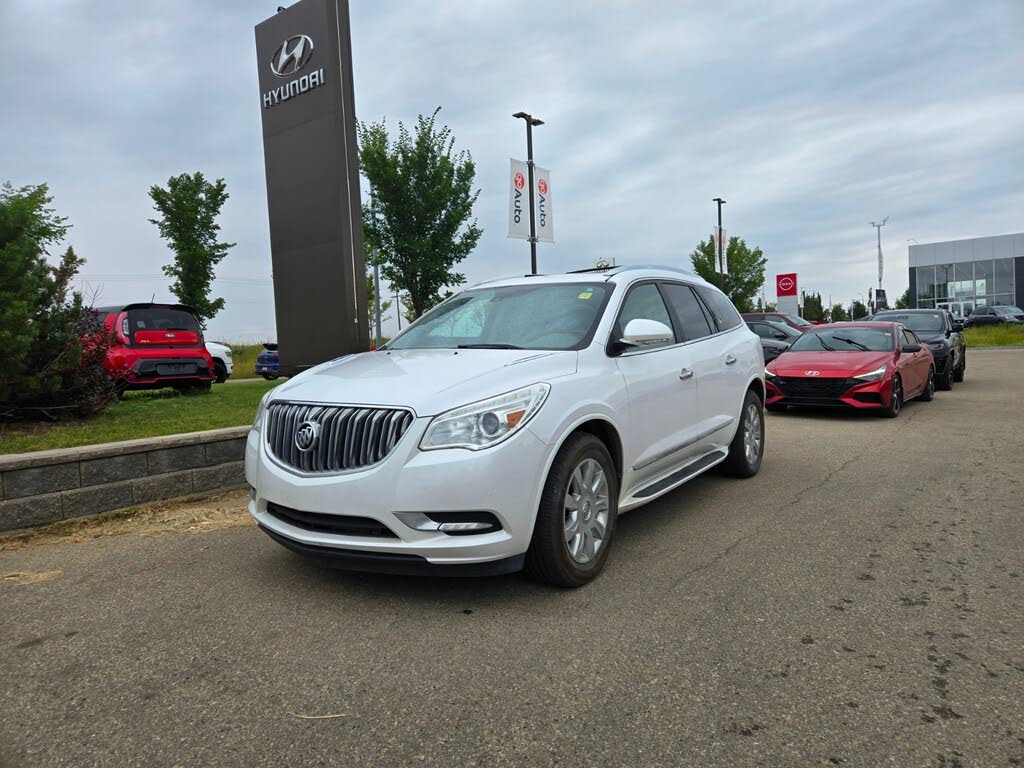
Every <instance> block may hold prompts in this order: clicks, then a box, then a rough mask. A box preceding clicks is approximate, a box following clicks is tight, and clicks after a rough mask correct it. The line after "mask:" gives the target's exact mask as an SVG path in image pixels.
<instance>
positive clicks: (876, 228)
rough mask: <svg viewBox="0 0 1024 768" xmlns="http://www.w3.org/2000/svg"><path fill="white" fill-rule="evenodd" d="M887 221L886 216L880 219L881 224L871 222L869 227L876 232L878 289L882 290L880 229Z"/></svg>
mask: <svg viewBox="0 0 1024 768" xmlns="http://www.w3.org/2000/svg"><path fill="white" fill-rule="evenodd" d="M888 221H889V217H888V216H886V217H885V218H884V219H882V221H881V223H875V222H873V221H872V222H871V226H872V227H874V228H875V230H876V231H877V232H878V289H879V290H881V289H882V227H884V226H885V225H886V224H887V223H888Z"/></svg>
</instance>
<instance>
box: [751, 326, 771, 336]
mask: <svg viewBox="0 0 1024 768" xmlns="http://www.w3.org/2000/svg"><path fill="white" fill-rule="evenodd" d="M750 330H752V331H753V332H754V333H756V334H757V335H758V336H760V337H761V338H762V339H770V338H772V329H771V328H769V327H768V326H767V325H765V324H764V323H750Z"/></svg>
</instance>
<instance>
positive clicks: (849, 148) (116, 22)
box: [0, 0, 1024, 339]
mask: <svg viewBox="0 0 1024 768" xmlns="http://www.w3.org/2000/svg"><path fill="white" fill-rule="evenodd" d="M277 4H278V3H277V2H274V0H270V1H269V2H264V3H259V2H240V1H239V2H225V1H224V0H216V2H214V0H208V1H207V2H183V1H180V0H176V1H175V2H166V0H161V1H159V2H140V0H105V2H102V3H98V2H43V1H42V0H14V1H13V2H12V0H0V50H3V51H4V61H5V66H4V67H3V68H2V69H0V93H2V94H3V102H2V106H0V138H2V141H0V180H8V179H9V180H10V181H12V182H13V183H14V184H15V185H22V184H30V183H38V182H42V181H45V182H47V183H49V184H50V187H51V190H52V193H53V195H54V198H55V201H54V204H55V206H56V207H57V209H58V210H59V211H60V212H61V213H62V214H64V215H66V216H68V217H69V218H70V221H71V223H72V224H73V227H74V228H73V229H72V230H71V233H70V235H69V242H70V243H71V244H73V245H74V246H75V249H76V250H77V251H78V252H79V254H80V255H82V256H84V257H85V258H86V259H88V264H87V265H86V267H85V270H84V274H85V275H87V276H88V279H87V280H86V287H87V290H88V291H90V292H99V294H100V296H101V301H103V302H117V301H130V300H146V299H149V298H150V297H151V296H153V295H154V294H155V296H156V298H157V299H158V300H160V299H169V298H171V297H170V295H169V292H168V290H167V285H168V282H169V281H168V280H167V279H166V278H162V277H161V271H160V267H161V265H162V264H164V263H167V262H168V261H169V259H170V253H169V251H168V250H167V248H166V246H165V244H164V243H163V241H161V240H160V239H159V237H158V235H157V231H156V228H155V227H154V226H153V225H152V224H150V223H149V222H148V221H147V219H148V218H149V217H150V216H152V210H151V204H150V200H149V198H148V196H147V190H148V188H149V186H150V185H152V184H154V183H165V182H166V180H167V178H168V177H169V176H171V175H172V174H177V173H181V172H183V171H193V170H202V171H203V172H204V173H205V174H206V175H207V176H209V177H224V178H225V179H226V180H227V184H228V191H229V192H230V194H231V199H230V200H229V201H228V203H227V205H226V207H225V210H224V214H223V217H222V221H221V224H222V227H223V234H224V237H225V239H227V240H230V241H233V242H237V246H236V247H235V248H234V249H233V250H232V251H231V253H230V255H229V256H228V258H227V259H226V260H225V261H224V262H223V263H222V264H221V267H220V269H219V275H220V278H221V279H219V280H218V282H217V284H216V290H217V292H218V294H219V295H222V296H224V297H225V298H226V299H227V307H226V308H225V310H224V311H223V312H222V313H221V314H220V315H219V316H218V317H217V318H215V319H214V320H213V321H212V323H211V327H210V333H209V335H210V337H220V338H229V339H241V338H267V337H273V335H274V319H273V318H274V313H273V297H272V289H271V287H270V253H269V236H268V227H267V212H266V195H265V186H264V175H263V150H262V143H261V134H260V103H259V89H258V86H257V81H256V67H257V62H256V56H255V50H254V49H255V45H254V41H253V27H254V25H255V24H256V23H258V22H259V21H261V20H262V19H264V18H265V17H267V16H269V15H271V14H272V13H273V12H274V10H275V8H276V6H277ZM352 34H353V56H354V67H355V89H356V106H357V112H358V117H359V118H360V119H362V120H376V119H379V118H381V117H384V116H386V117H387V118H388V121H389V122H390V123H391V124H393V125H397V121H398V120H403V121H405V122H407V123H408V122H411V121H413V120H415V118H416V115H417V114H419V113H422V112H430V111H432V110H433V109H434V107H436V106H438V105H441V106H442V107H443V111H442V113H441V116H442V119H443V121H444V122H446V123H447V124H448V125H450V126H451V127H452V129H453V130H454V133H455V136H456V139H457V143H458V146H459V147H462V148H466V149H468V150H470V151H471V152H472V154H473V157H474V160H475V161H476V163H477V181H478V184H479V187H480V189H481V195H480V200H479V203H478V205H477V208H476V215H477V218H478V221H479V223H480V225H481V226H482V227H483V229H484V236H483V238H482V239H481V241H480V244H479V246H478V247H477V250H476V251H475V252H474V253H473V254H472V255H471V256H470V257H469V259H468V260H467V261H466V262H465V264H464V269H463V271H464V272H465V273H466V274H467V276H468V277H469V279H470V281H476V280H482V279H486V278H489V277H495V276H499V275H506V274H512V273H521V272H523V271H525V270H527V269H528V266H529V250H528V245H527V244H526V243H525V242H522V241H518V240H515V241H510V240H507V239H506V237H505V232H506V226H507V222H506V205H507V200H506V197H505V195H506V191H505V177H506V174H507V173H508V158H509V156H515V157H522V156H523V155H524V154H525V149H524V146H523V145H524V143H525V142H524V137H523V128H522V122H521V121H517V120H513V119H512V117H511V113H512V112H515V111H517V110H519V109H525V110H527V111H530V112H532V113H533V114H535V115H538V116H539V117H541V118H543V119H544V120H545V121H546V123H547V124H546V125H544V126H542V127H541V128H539V129H537V131H536V133H535V149H536V156H537V162H538V163H539V164H541V165H544V166H546V167H549V168H551V170H552V181H553V188H554V195H555V196H554V214H555V236H556V239H557V242H556V243H555V244H553V245H544V244H542V245H541V246H540V264H541V270H542V271H558V270H564V269H571V268H579V267H584V266H590V265H591V264H592V263H593V262H594V260H595V259H597V258H600V257H615V258H616V259H618V261H619V263H660V264H675V265H687V264H688V254H689V253H690V252H691V251H692V249H693V247H694V245H695V243H696V242H697V241H698V240H700V239H701V238H706V237H707V236H708V234H709V233H710V228H711V225H712V223H713V216H714V204H713V203H712V202H711V198H713V197H716V196H722V197H725V198H726V199H727V200H728V203H727V205H726V206H725V209H724V216H725V225H726V228H727V230H728V231H729V234H731V235H739V236H742V237H743V238H745V239H746V241H747V242H748V244H751V245H758V246H760V247H761V248H762V249H763V250H764V252H765V254H766V255H767V257H768V275H769V284H768V286H766V292H767V295H768V297H769V299H773V298H774V295H773V294H774V283H773V281H772V275H774V274H775V273H777V272H787V271H795V272H798V273H799V275H800V282H801V287H802V288H804V289H806V290H814V291H820V292H821V293H822V294H823V295H824V296H825V298H826V299H827V298H828V295H829V294H831V296H832V299H833V300H834V301H842V302H844V303H848V302H849V301H850V300H851V299H852V298H853V297H854V296H861V297H862V298H863V297H864V294H865V293H866V291H867V289H868V287H869V286H871V285H872V284H873V283H874V281H875V276H876V265H875V234H874V230H873V229H872V228H871V227H870V226H869V223H868V222H869V221H871V220H877V219H880V218H881V217H883V216H889V217H890V223H889V225H888V226H887V227H886V228H885V229H883V247H884V250H885V254H886V261H887V264H886V279H885V285H886V288H887V289H888V290H889V291H890V296H892V295H898V294H899V293H901V292H902V291H903V290H904V289H905V288H906V285H907V275H906V264H907V241H908V239H910V238H914V239H916V240H918V241H920V242H928V241H932V240H944V239H951V238H958V237H971V236H978V235H994V234H1003V233H1007V232H1019V231H1022V230H1024V45H1022V41H1024V3H1022V2H1021V1H1020V0H1006V1H1005V2H998V1H996V0H990V1H989V2H984V3H965V2H962V0H950V1H949V2H939V1H934V0H933V1H932V2H924V1H917V2H915V1H908V2H867V3H865V2H820V3H808V2H780V1H779V0H772V2H770V3H765V2H718V3H707V2H693V3H687V2H603V3H599V2H582V1H581V2H573V3H568V2H565V3H562V2H524V1H521V2H516V3H508V2H481V1H480V0H465V1H464V2H454V0H433V1H431V2H410V1H409V0H392V1H389V2H383V1H382V0H352ZM364 191H365V190H364Z"/></svg>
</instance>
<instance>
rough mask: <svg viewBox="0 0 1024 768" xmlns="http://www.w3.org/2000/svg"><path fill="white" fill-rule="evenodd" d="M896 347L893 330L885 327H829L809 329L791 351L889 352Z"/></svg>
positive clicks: (794, 343)
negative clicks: (817, 329) (815, 329)
mask: <svg viewBox="0 0 1024 768" xmlns="http://www.w3.org/2000/svg"><path fill="white" fill-rule="evenodd" d="M893 349H895V341H894V339H893V335H892V331H889V330H886V329H884V328H856V327H851V328H828V329H825V330H820V331H807V332H806V333H804V334H803V335H802V336H801V337H800V338H799V339H797V340H796V341H794V342H793V345H792V346H791V347H790V348H789V351H790V352H889V351H891V350H893Z"/></svg>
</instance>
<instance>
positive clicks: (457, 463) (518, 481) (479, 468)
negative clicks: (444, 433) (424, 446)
mask: <svg viewBox="0 0 1024 768" xmlns="http://www.w3.org/2000/svg"><path fill="white" fill-rule="evenodd" d="M429 422H430V419H429V418H418V419H416V420H415V421H414V422H413V424H412V426H411V427H410V428H409V430H408V431H407V432H406V434H405V435H404V436H403V437H402V439H401V440H400V441H399V443H398V445H397V446H396V447H395V448H394V450H393V451H392V452H391V453H390V454H389V455H388V456H387V457H386V458H385V459H384V460H383V461H381V462H380V463H378V464H376V465H374V466H371V467H367V468H365V469H360V470H355V471H351V472H343V473H337V474H326V473H323V474H299V473H298V472H297V471H293V470H291V469H289V468H287V467H285V466H282V465H281V464H280V463H279V462H278V460H277V459H276V458H275V457H273V456H271V454H270V452H269V450H268V448H267V446H266V441H265V439H264V438H263V435H262V434H261V433H258V432H250V433H249V438H248V442H247V445H246V459H245V472H246V478H247V479H248V481H249V484H250V485H251V486H252V488H253V498H252V499H251V500H250V502H249V511H250V513H251V514H252V515H253V517H254V518H255V519H256V522H257V523H258V524H259V525H260V527H261V528H262V529H263V530H264V531H265V532H266V533H267V534H268V535H269V536H270V537H271V538H273V539H274V540H275V541H277V542H278V543H281V544H283V545H285V546H287V547H289V548H290V549H293V550H296V551H299V552H301V553H303V554H308V555H312V556H316V557H328V558H330V559H331V560H333V561H335V563H336V564H337V565H339V566H340V567H348V568H353V569H357V570H374V571H381V570H383V571H387V572H400V573H438V572H439V570H438V567H439V566H440V567H441V569H440V572H441V573H446V572H448V571H450V568H449V566H452V567H455V566H458V567H460V568H461V567H463V566H467V565H471V566H480V567H479V568H476V567H474V568H471V569H468V570H467V571H466V573H467V574H469V575H473V574H475V573H477V572H486V573H507V572H510V571H512V570H518V569H519V568H521V567H522V555H523V554H524V553H525V552H526V550H527V548H528V547H529V544H530V538H531V536H532V534H533V524H534V520H535V518H536V512H537V505H538V504H539V501H540V493H541V490H542V488H541V486H542V484H543V478H544V476H545V471H546V469H547V463H548V458H549V455H550V448H549V446H548V445H546V444H545V443H544V442H542V441H541V440H540V439H539V438H537V437H536V436H535V435H534V434H533V433H532V432H530V430H529V429H522V430H520V431H519V432H518V433H517V434H516V435H514V436H513V437H512V438H510V439H508V440H506V441H505V442H503V443H500V444H499V445H496V446H494V447H493V448H488V449H486V450H482V451H469V450H465V449H446V450H438V451H421V450H420V449H419V442H420V438H421V437H422V435H423V432H424V431H425V430H426V427H427V425H428V424H429ZM268 504H269V505H277V506H278V507H285V508H288V509H291V510H299V511H301V512H305V513H313V514H314V515H317V514H319V515H334V516H339V515H341V516H356V517H360V518H364V519H369V520H371V521H377V522H379V523H381V524H382V525H383V526H385V527H386V528H387V529H389V530H390V532H391V533H393V536H388V537H381V536H368V535H353V534H351V533H337V532H332V531H329V530H326V529H323V528H321V529H313V528H311V527H309V526H302V527H300V526H299V525H295V524H292V523H290V522H288V521H286V520H285V519H282V517H281V516H280V515H276V514H271V512H270V511H269V510H268ZM396 512H420V513H425V514H431V513H447V512H487V513H490V514H491V515H493V516H494V518H496V519H497V520H498V522H499V523H500V525H501V528H500V530H495V531H491V532H486V533H479V534H469V535H466V534H462V535H452V534H449V533H442V532H440V531H436V530H415V529H413V528H411V527H410V526H409V525H407V524H406V523H404V522H403V521H402V520H401V519H400V518H399V517H398V516H397V515H396V514H395V513H396ZM393 556H400V557H393ZM509 558H513V559H512V560H509ZM486 564H489V565H486ZM484 565H486V567H484Z"/></svg>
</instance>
